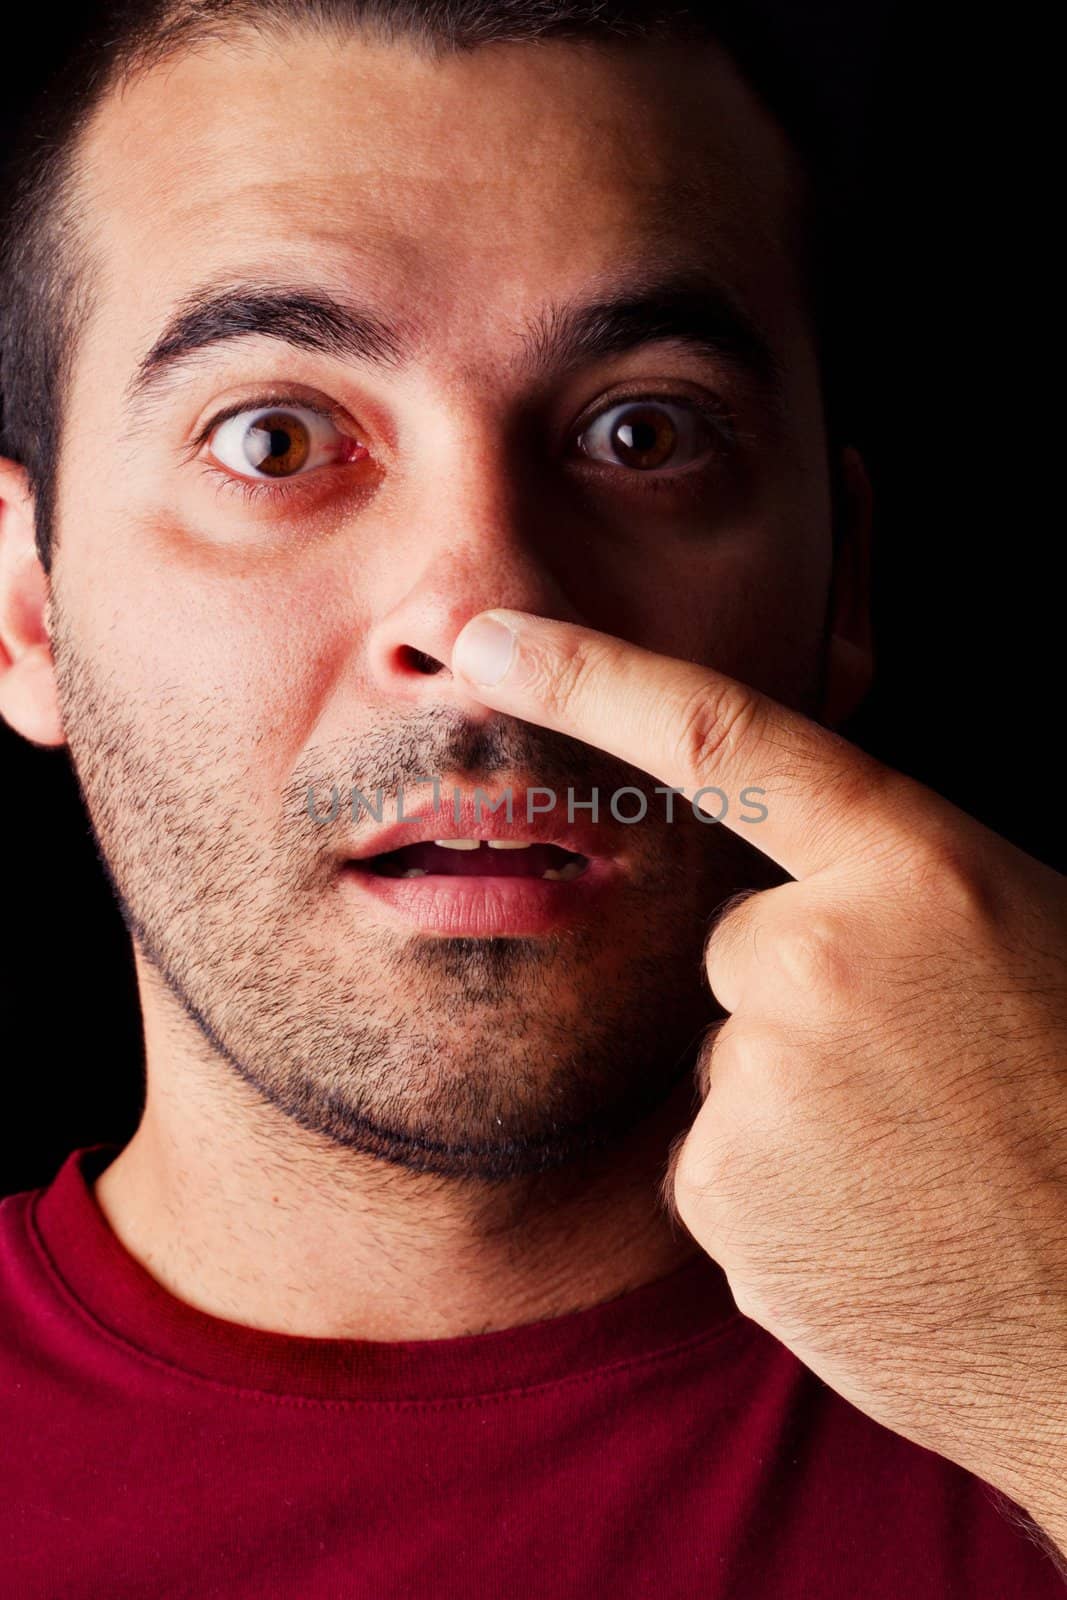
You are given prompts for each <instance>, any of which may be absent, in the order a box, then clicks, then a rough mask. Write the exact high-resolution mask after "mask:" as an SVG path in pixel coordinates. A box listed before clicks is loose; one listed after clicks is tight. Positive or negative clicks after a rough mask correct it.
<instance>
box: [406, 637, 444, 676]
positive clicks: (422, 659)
mask: <svg viewBox="0 0 1067 1600" xmlns="http://www.w3.org/2000/svg"><path fill="white" fill-rule="evenodd" d="M400 658H401V660H402V661H403V663H404V665H405V666H411V667H414V669H415V671H416V672H424V673H425V674H426V675H427V677H433V676H434V675H435V674H436V673H438V672H443V671H444V662H443V661H438V659H437V657H436V656H431V655H427V654H426V651H425V650H416V649H414V648H413V647H412V646H411V645H407V644H405V645H403V646H401V649H400Z"/></svg>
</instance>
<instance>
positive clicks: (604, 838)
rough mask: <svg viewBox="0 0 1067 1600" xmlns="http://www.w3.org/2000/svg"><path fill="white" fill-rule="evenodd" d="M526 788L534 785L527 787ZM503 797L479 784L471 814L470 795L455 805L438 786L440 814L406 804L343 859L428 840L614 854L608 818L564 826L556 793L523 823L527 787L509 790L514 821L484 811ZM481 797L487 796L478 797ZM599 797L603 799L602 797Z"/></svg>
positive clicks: (563, 803) (502, 814)
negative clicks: (510, 842) (399, 815)
mask: <svg viewBox="0 0 1067 1600" xmlns="http://www.w3.org/2000/svg"><path fill="white" fill-rule="evenodd" d="M457 787H458V785H457ZM530 787H531V788H533V787H535V786H534V785H532V784H531V785H530ZM506 793H507V789H506V788H505V789H502V790H500V791H498V792H497V793H495V794H494V793H493V791H492V790H489V789H486V788H485V787H483V786H479V801H480V811H481V814H480V816H476V814H475V796H474V793H473V791H472V792H471V793H469V794H468V793H464V792H462V791H460V794H459V797H458V801H457V798H456V795H455V793H454V792H452V791H449V790H448V789H447V788H446V787H445V786H443V785H442V789H441V806H440V810H438V811H435V810H434V807H433V801H432V800H431V801H427V802H426V803H425V804H423V805H420V806H419V807H417V808H412V809H411V810H410V811H409V810H408V808H407V806H406V805H405V807H404V820H403V821H401V822H394V823H390V824H389V825H388V826H383V827H381V828H379V829H378V831H377V832H376V833H373V834H371V835H369V836H368V837H367V839H366V840H365V841H364V842H363V843H361V844H359V845H355V846H352V847H350V848H349V849H347V850H346V851H345V859H346V860H347V861H363V860H365V859H366V858H367V857H368V856H377V855H382V854H383V853H384V852H385V851H387V850H400V849H402V848H403V847H404V845H409V844H423V843H425V841H426V840H428V839H529V840H530V842H531V843H535V844H557V845H559V846H561V848H562V849H564V850H574V851H576V852H577V853H578V854H579V855H583V856H599V857H600V858H601V859H604V858H609V859H610V858H614V857H615V855H616V854H617V850H616V849H615V848H613V845H612V835H613V834H615V833H616V829H617V828H618V826H619V824H618V823H616V822H615V820H614V819H613V818H612V820H611V821H609V822H592V821H591V820H589V819H590V817H591V815H592V813H591V812H587V814H586V816H585V817H582V816H581V814H579V815H578V816H576V817H575V819H574V821H573V822H568V821H567V800H566V796H565V795H564V796H563V797H562V799H561V797H560V795H559V794H557V796H556V803H555V804H554V805H553V807H552V809H551V810H549V811H542V812H535V813H534V815H533V816H532V817H531V818H530V819H529V821H527V819H526V789H525V788H515V787H512V788H511V796H512V812H511V814H512V819H513V820H512V821H511V822H509V821H508V819H507V811H506V807H504V806H502V807H501V809H500V810H499V811H491V810H490V809H489V805H490V803H492V802H495V801H496V800H498V799H500V798H502V796H503V795H505V794H506ZM485 796H487V797H488V798H487V799H486V798H483V797H485ZM534 798H535V801H536V802H537V803H543V802H544V800H545V798H546V797H545V796H544V795H536V796H535V797H534ZM583 798H587V799H588V798H592V797H591V796H584V797H583V796H582V795H580V794H579V795H576V796H575V801H574V803H575V805H578V804H579V803H580V802H581V800H582V799H583ZM599 799H600V800H601V801H603V796H600V797H599ZM457 809H458V811H459V821H458V822H457V821H456V811H457ZM598 815H599V811H598ZM609 815H610V813H609Z"/></svg>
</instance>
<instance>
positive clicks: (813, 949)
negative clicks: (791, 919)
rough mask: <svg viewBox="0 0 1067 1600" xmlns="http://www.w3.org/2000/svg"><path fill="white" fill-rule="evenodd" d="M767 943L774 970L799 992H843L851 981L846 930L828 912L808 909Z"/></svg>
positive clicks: (849, 952) (851, 984) (849, 954)
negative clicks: (801, 918)
mask: <svg viewBox="0 0 1067 1600" xmlns="http://www.w3.org/2000/svg"><path fill="white" fill-rule="evenodd" d="M769 943H770V951H771V955H770V959H771V961H772V962H773V965H774V967H775V970H776V971H777V972H779V973H780V974H781V975H782V976H783V977H784V978H785V979H786V980H787V982H788V983H789V984H790V985H791V986H792V987H793V988H795V989H797V990H799V991H800V992H801V993H805V994H807V993H819V994H821V995H823V996H825V995H827V994H844V993H846V992H847V991H848V990H849V989H850V988H851V987H852V986H853V984H854V981H855V973H854V963H853V959H852V955H851V949H850V942H849V939H848V935H847V931H846V929H845V928H844V927H843V926H842V923H841V921H840V919H839V918H838V917H837V916H835V915H834V914H833V913H831V912H827V911H811V912H809V913H808V914H807V916H806V917H805V919H804V921H803V922H802V923H793V924H791V925H790V926H787V927H785V928H781V929H779V930H778V932H777V933H776V934H775V936H774V939H773V940H772V941H770V942H769Z"/></svg>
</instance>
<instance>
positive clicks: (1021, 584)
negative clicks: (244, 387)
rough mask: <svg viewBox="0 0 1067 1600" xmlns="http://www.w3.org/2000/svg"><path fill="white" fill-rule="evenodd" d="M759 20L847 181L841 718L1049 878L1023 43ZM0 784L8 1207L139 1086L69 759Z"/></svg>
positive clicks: (1046, 188) (1030, 148) (104, 890)
mask: <svg viewBox="0 0 1067 1600" xmlns="http://www.w3.org/2000/svg"><path fill="white" fill-rule="evenodd" d="M782 10H783V14H782V16H781V17H780V19H779V21H778V26H780V28H781V29H782V30H783V34H784V36H786V37H787V38H788V39H789V41H790V45H791V48H792V49H793V50H794V51H795V55H796V60H797V63H798V70H803V71H804V72H805V73H809V74H813V75H814V76H815V78H816V81H817V82H818V83H819V85H820V92H821V93H822V94H823V95H824V96H825V97H826V100H827V104H830V105H832V106H833V107H834V109H835V114H836V115H837V116H838V118H839V119H840V122H841V126H842V128H843V130H844V132H845V136H846V137H848V138H850V139H855V140H857V141H859V143H858V146H857V148H858V149H860V151H861V167H862V172H863V177H864V182H863V192H862V203H861V206H860V209H859V211H858V213H857V215H856V216H855V218H854V224H855V228H856V230H857V237H859V238H860V239H861V240H862V243H863V255H862V273H861V280H862V281H861V283H860V293H859V298H860V302H861V312H862V315H861V318H860V322H859V325H858V326H857V331H856V337H857V339H858V340H859V341H860V348H861V349H862V351H863V363H862V365H863V375H864V377H863V387H862V393H861V395H860V399H859V407H858V411H857V416H856V427H855V429H854V437H855V441H856V443H857V444H858V445H859V446H860V448H861V449H862V451H863V453H864V456H865V458H866V460H867V464H868V468H869V470H870V472H871V476H872V479H873V483H874V488H875V495H876V506H877V509H876V517H877V520H876V551H875V572H874V581H875V602H874V603H875V612H874V621H875V630H876V651H877V678H876V684H875V687H874V690H873V691H872V694H871V696H870V698H869V700H868V702H867V704H866V705H865V706H864V708H863V709H862V710H861V712H860V713H859V714H858V715H857V716H856V717H855V718H854V719H853V721H852V722H851V724H850V725H849V726H848V727H847V728H846V729H844V730H843V731H845V732H846V733H847V734H848V736H849V737H851V738H852V739H853V740H854V741H855V742H856V743H857V744H860V745H862V746H863V747H864V748H865V749H867V750H870V751H872V752H873V753H875V754H876V755H878V756H879V757H880V758H881V759H883V760H884V761H887V762H888V763H890V764H891V765H892V766H895V767H897V768H898V769H900V770H902V771H904V772H908V773H910V774H912V775H913V776H914V777H917V778H919V779H921V780H922V781H923V782H924V783H927V784H929V785H930V786H931V787H933V788H935V789H937V790H939V791H940V792H941V793H942V794H944V795H946V796H947V797H948V798H949V799H951V800H953V801H954V802H955V803H956V804H958V805H960V806H962V807H963V808H964V809H966V810H967V811H969V812H971V813H972V814H973V815H975V816H977V817H979V818H980V819H981V820H982V821H983V822H985V823H987V824H988V825H989V826H990V827H992V828H995V829H996V830H997V831H998V832H1000V833H1002V834H1004V835H1005V836H1007V837H1008V838H1010V839H1012V840H1013V841H1014V842H1015V843H1016V844H1018V845H1019V846H1021V847H1022V848H1023V849H1025V850H1028V851H1030V852H1031V853H1032V854H1033V855H1035V856H1038V857H1040V858H1041V859H1042V860H1045V861H1047V862H1049V863H1050V864H1052V865H1054V866H1056V867H1057V868H1059V869H1060V870H1062V868H1063V856H1062V851H1061V850H1060V844H1059V840H1060V828H1059V804H1058V794H1057V788H1056V782H1055V778H1056V770H1057V757H1058V754H1059V749H1058V747H1059V729H1060V727H1061V717H1060V707H1059V699H1060V680H1061V675H1060V661H1061V648H1060V645H1061V624H1060V621H1059V618H1058V610H1059V590H1058V585H1057V583H1056V569H1057V563H1056V562H1055V560H1054V557H1055V555H1057V554H1058V544H1059V527H1058V522H1059V518H1058V516H1057V515H1056V513H1057V512H1058V507H1057V506H1056V499H1055V492H1054V491H1055V489H1056V488H1057V487H1058V483H1057V482H1056V478H1057V477H1058V471H1057V467H1058V463H1057V461H1056V457H1055V455H1054V454H1053V453H1052V452H1051V451H1050V450H1049V449H1048V447H1047V445H1046V444H1045V443H1044V442H1043V441H1042V442H1040V443H1039V429H1038V426H1037V420H1038V418H1039V417H1041V415H1042V411H1043V410H1044V411H1045V414H1046V415H1047V414H1048V411H1047V402H1046V407H1045V408H1043V407H1042V405H1041V404H1040V402H1039V399H1038V395H1039V393H1040V392H1041V388H1040V381H1039V379H1040V374H1041V373H1042V369H1043V367H1044V366H1045V365H1046V364H1048V365H1050V366H1051V363H1052V358H1051V356H1050V355H1048V356H1047V355H1046V353H1045V347H1046V339H1047V334H1046V323H1047V321H1048V302H1047V300H1043V299H1042V296H1041V294H1040V292H1039V291H1038V288H1037V282H1036V279H1037V270H1036V269H1037V265H1038V263H1039V262H1040V261H1041V260H1042V259H1043V257H1044V256H1045V253H1046V249H1047V239H1043V238H1042V224H1043V221H1044V215H1045V211H1046V209H1047V204H1046V202H1045V200H1044V197H1045V196H1047V195H1048V194H1051V193H1054V192H1055V191H1056V188H1057V179H1058V174H1055V175H1054V174H1053V168H1052V160H1053V157H1052V155H1051V153H1050V152H1049V151H1048V150H1047V148H1043V147H1042V145H1041V144H1040V142H1039V141H1037V140H1035V137H1034V134H1033V130H1032V129H1031V128H1030V127H1029V126H1028V123H1027V119H1026V117H1025V115H1024V112H1025V108H1026V105H1027V102H1028V99H1029V97H1030V96H1031V94H1032V89H1031V66H1032V58H1033V56H1034V54H1035V52H1037V51H1039V50H1040V48H1041V45H1040V34H1039V32H1038V30H1037V28H1036V25H1035V26H1031V25H1030V19H1029V16H1028V13H1027V11H1026V10H1025V8H1023V7H1020V6H1016V7H1013V8H1012V10H1011V12H1010V15H1009V17H1008V20H1007V22H1006V21H1005V20H1004V17H1002V16H1001V17H997V16H996V15H995V14H994V13H992V12H991V13H989V14H988V16H987V17H986V18H985V19H983V16H982V13H981V12H979V11H978V10H977V9H974V8H972V9H970V10H969V12H968V13H965V16H966V22H965V24H964V23H962V22H960V21H959V20H958V18H957V16H955V15H953V14H952V13H951V12H950V10H949V9H948V8H940V9H939V8H932V7H929V6H923V7H919V6H911V5H889V4H881V5H870V6H865V7H863V8H855V7H852V8H850V7H846V6H843V5H841V4H825V3H824V4H819V5H805V4H794V5H791V6H789V7H788V9H786V7H785V4H784V0H782ZM25 15H26V14H25V13H23V16H24V18H25ZM55 47H56V46H55V40H54V39H52V38H49V37H48V31H47V30H46V28H45V26H44V25H43V24H37V25H36V33H35V32H34V26H33V25H32V24H31V25H30V28H29V32H28V33H27V34H25V35H24V42H23V44H22V45H21V46H20V50H21V55H20V56H19V57H18V58H16V57H14V56H9V72H8V74H7V82H6V84H5V93H6V94H7V96H8V98H7V103H6V105H5V106H4V107H3V108H2V109H0V137H3V138H4V139H5V142H6V138H7V135H8V133H9V131H10V129H11V128H12V127H13V126H14V125H15V123H16V121H17V120H18V118H19V117H20V115H21V110H22V105H23V103H24V102H25V98H26V96H27V95H28V93H29V91H30V88H31V87H32V85H33V84H34V83H35V82H36V81H37V80H38V78H39V77H40V75H41V74H42V73H43V72H45V71H47V70H48V69H49V67H50V64H51V63H52V61H53V59H54V49H55ZM16 59H17V61H18V67H19V70H18V72H17V73H16V72H14V71H12V70H10V67H11V65H12V63H13V62H14V61H15V60H16ZM20 96H21V98H20ZM1052 376H1054V368H1053V370H1052ZM1053 415H1054V413H1053ZM102 444H106V441H102ZM1054 508H1055V509H1054ZM0 773H2V777H3V782H2V783H0V808H2V809H0V826H2V835H0V837H2V840H3V889H4V892H3V902H2V918H3V920H2V926H3V931H4V935H5V941H4V951H3V960H2V963H0V1005H2V1008H3V1010H2V1034H0V1049H2V1068H0V1092H2V1094H3V1099H4V1107H3V1109H4V1116H3V1126H4V1128H5V1129H6V1133H5V1136H4V1143H3V1146H2V1147H0V1193H3V1192H14V1191H17V1190H20V1189H24V1188H29V1187H32V1186H36V1185H38V1184H42V1183H45V1182H47V1181H48V1180H49V1179H50V1178H51V1176H52V1175H53V1174H54V1173H55V1171H56V1169H57V1168H58V1166H59V1164H60V1162H61V1161H62V1159H63V1158H64V1156H65V1155H66V1154H67V1153H68V1152H69V1151H70V1150H72V1149H74V1148H75V1147H78V1146H82V1145H86V1144H91V1143H95V1142H97V1141H98V1140H104V1139H108V1140H110V1139H114V1140H118V1141H120V1142H122V1141H125V1140H126V1139H127V1138H128V1137H129V1136H130V1135H131V1134H132V1132H133V1130H134V1128H135V1126H136V1123H137V1118H138V1115H139V1110H140V1096H141V1092H142V1072H141V1027H140V1018H139V1012H138V1007H137V996H136V988H135V984H134V980H133V969H132V962H131V959H130V954H129V942H128V938H127V935H126V931H125V929H124V927H123V925H122V922H121V919H120V917H119V914H118V911H117V909H116V907H115V905H114V902H113V900H112V897H111V893H110V890H109V889H108V887H107V884H106V881H105V879H104V876H103V872H102V869H101V867H100V864H99V862H98V860H97V858H96V852H95V848H94V845H93V841H92V838H91V834H90V832H89V827H88V822H87V819H86V817H85V814H84V811H83V808H82V805H81V801H80V798H79V796H78V791H77V787H76V784H75V781H74V778H73V775H72V772H71V769H70V766H69V763H68V760H67V757H66V755H65V753H64V752H62V751H47V750H42V749H37V748H35V747H33V746H31V745H28V744H27V743H26V742H25V741H23V740H21V739H20V738H18V737H17V736H16V735H15V734H14V733H13V732H12V731H11V730H10V729H9V728H7V727H6V725H4V724H3V723H0Z"/></svg>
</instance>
